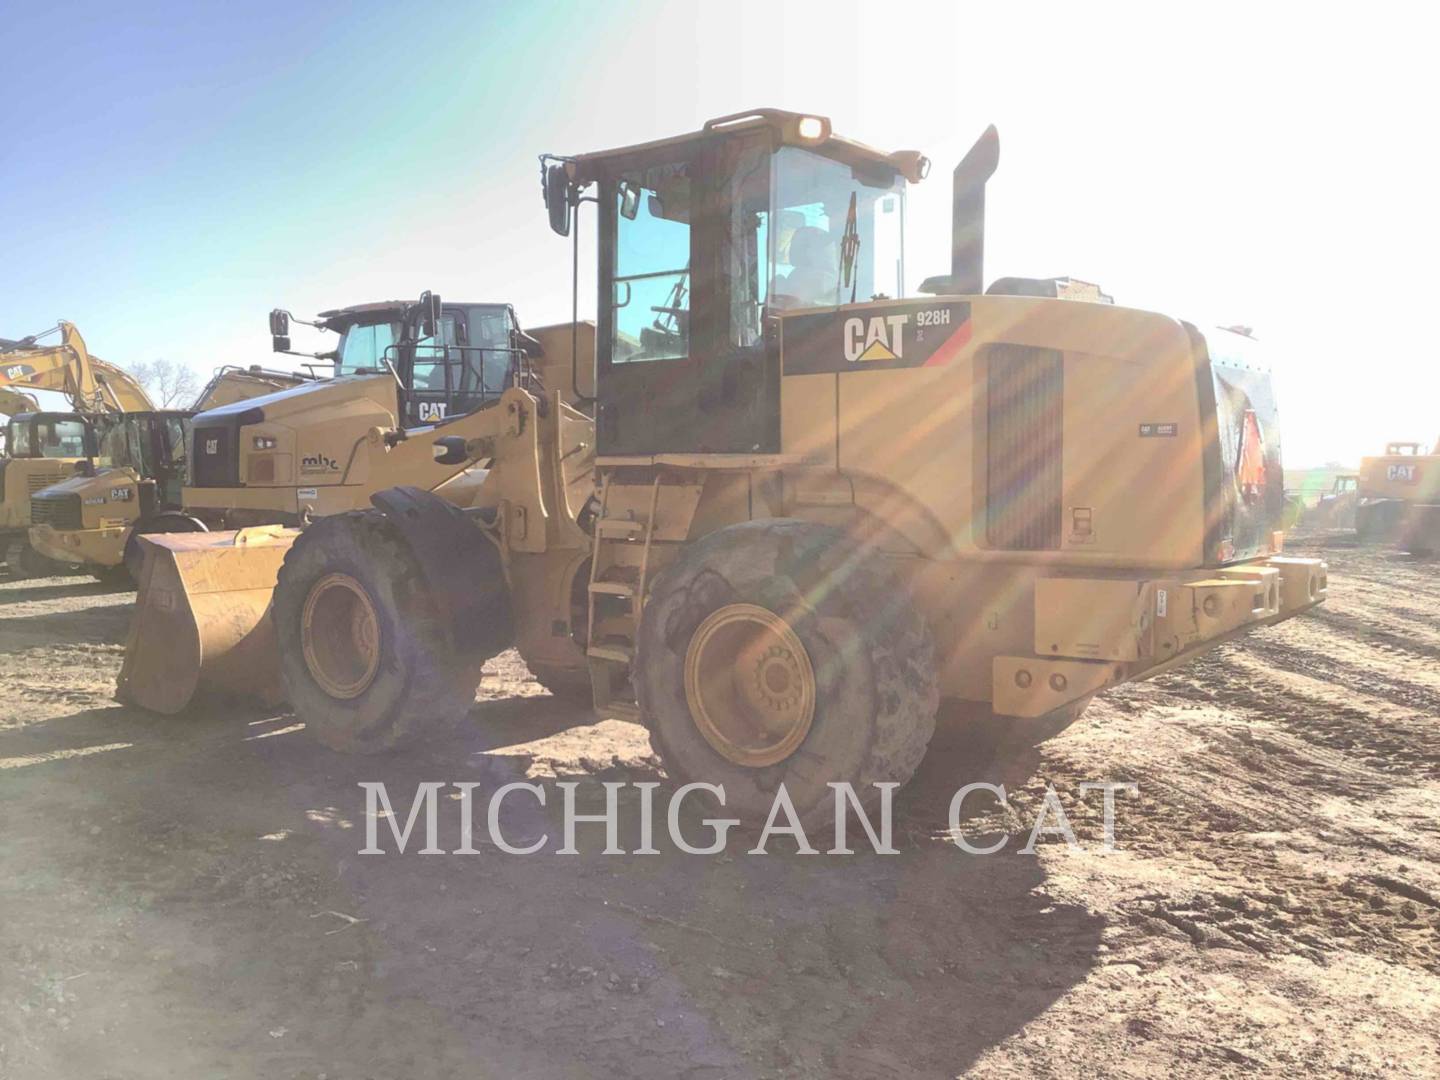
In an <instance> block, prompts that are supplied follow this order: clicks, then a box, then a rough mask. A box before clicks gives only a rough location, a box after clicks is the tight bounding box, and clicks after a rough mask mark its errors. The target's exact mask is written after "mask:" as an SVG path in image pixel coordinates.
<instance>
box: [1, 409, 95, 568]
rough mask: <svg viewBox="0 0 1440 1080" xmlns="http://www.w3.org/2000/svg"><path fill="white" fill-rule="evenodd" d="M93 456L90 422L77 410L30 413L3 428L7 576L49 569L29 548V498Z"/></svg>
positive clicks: (3, 535) (3, 524) (3, 530)
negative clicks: (8, 568) (8, 570)
mask: <svg viewBox="0 0 1440 1080" xmlns="http://www.w3.org/2000/svg"><path fill="white" fill-rule="evenodd" d="M94 452H95V429H94V424H93V418H92V417H87V416H84V415H82V414H81V413H77V412H29V413H18V414H16V415H15V416H12V417H11V418H10V419H9V421H8V422H7V423H6V424H5V454H4V456H3V457H0V554H3V555H4V558H5V562H6V564H7V565H8V566H9V567H10V572H11V573H12V574H16V575H21V576H26V577H32V576H35V575H37V574H41V573H46V572H50V571H51V570H53V569H54V568H53V567H52V566H50V565H49V564H48V562H47V561H46V560H45V559H43V558H40V557H38V556H36V555H35V553H34V552H33V551H32V550H31V549H30V544H29V540H28V533H29V530H30V497H31V496H32V495H34V494H35V493H36V492H37V491H42V490H44V489H45V488H47V487H49V486H50V485H51V484H56V483H59V482H60V481H62V480H65V479H67V478H68V477H70V476H71V475H73V473H74V471H75V466H76V465H78V464H79V463H81V462H83V461H84V460H85V459H86V458H87V457H89V456H90V455H91V454H93V453H94Z"/></svg>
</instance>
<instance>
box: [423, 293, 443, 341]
mask: <svg viewBox="0 0 1440 1080" xmlns="http://www.w3.org/2000/svg"><path fill="white" fill-rule="evenodd" d="M440 312H441V304H440V297H438V296H437V295H435V294H434V293H432V292H431V291H430V290H429V289H426V290H425V291H424V292H423V293H421V294H420V336H421V337H424V338H433V337H434V336H435V332H436V331H437V330H439V329H440Z"/></svg>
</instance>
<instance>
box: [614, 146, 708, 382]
mask: <svg viewBox="0 0 1440 1080" xmlns="http://www.w3.org/2000/svg"><path fill="white" fill-rule="evenodd" d="M615 202H616V206H615V214H616V231H615V256H614V257H615V295H614V296H613V297H612V298H611V304H612V305H613V308H612V311H613V319H612V322H611V325H612V326H613V330H612V334H613V339H612V349H611V354H610V355H611V362H612V363H617V364H623V363H634V362H637V361H644V360H680V359H684V358H685V357H687V356H689V355H690V171H689V167H688V166H686V165H661V166H656V167H655V168H651V169H643V170H637V171H635V172H633V173H630V174H627V175H626V176H625V177H623V178H622V179H621V181H620V182H619V184H618V185H617V186H616V191H615Z"/></svg>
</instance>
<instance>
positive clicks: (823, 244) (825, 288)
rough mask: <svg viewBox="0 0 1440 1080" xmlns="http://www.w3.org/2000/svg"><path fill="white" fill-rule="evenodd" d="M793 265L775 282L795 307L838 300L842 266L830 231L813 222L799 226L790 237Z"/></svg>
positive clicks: (778, 290) (779, 290)
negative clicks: (836, 288) (840, 267)
mask: <svg viewBox="0 0 1440 1080" xmlns="http://www.w3.org/2000/svg"><path fill="white" fill-rule="evenodd" d="M790 265H791V266H792V267H793V269H792V270H791V271H790V274H789V276H788V277H786V278H784V279H783V280H780V281H777V282H776V283H775V292H776V294H777V295H778V296H783V297H788V298H790V300H791V301H792V304H793V306H795V307H815V306H818V305H825V304H833V303H835V285H836V282H837V281H838V280H839V268H838V267H837V266H836V259H835V244H834V241H832V240H831V239H830V234H829V233H828V232H826V231H825V230H824V229H817V228H815V227H814V226H813V225H802V226H801V227H800V228H798V229H796V230H795V232H794V234H793V235H791V237H790Z"/></svg>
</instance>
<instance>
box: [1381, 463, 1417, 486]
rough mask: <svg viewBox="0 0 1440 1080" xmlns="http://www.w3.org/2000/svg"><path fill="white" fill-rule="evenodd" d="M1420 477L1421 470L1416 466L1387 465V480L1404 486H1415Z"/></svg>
mask: <svg viewBox="0 0 1440 1080" xmlns="http://www.w3.org/2000/svg"><path fill="white" fill-rule="evenodd" d="M1419 476H1420V470H1419V469H1418V468H1417V467H1416V466H1414V465H1387V466H1385V479H1386V480H1396V481H1399V482H1400V483H1402V484H1413V483H1414V482H1415V481H1416V480H1417V479H1418V478H1419Z"/></svg>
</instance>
